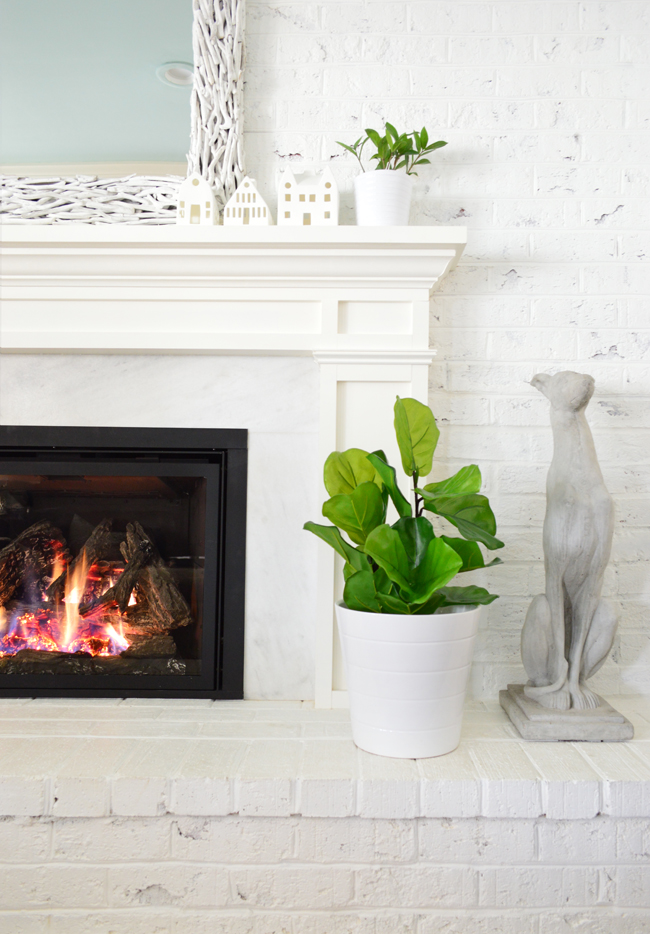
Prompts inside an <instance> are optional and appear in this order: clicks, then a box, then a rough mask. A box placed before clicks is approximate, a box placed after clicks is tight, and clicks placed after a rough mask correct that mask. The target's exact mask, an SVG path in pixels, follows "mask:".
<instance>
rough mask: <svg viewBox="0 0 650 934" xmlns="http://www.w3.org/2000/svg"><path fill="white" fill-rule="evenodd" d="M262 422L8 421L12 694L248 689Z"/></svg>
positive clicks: (2, 473) (7, 643) (4, 558)
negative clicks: (253, 438)
mask: <svg viewBox="0 0 650 934" xmlns="http://www.w3.org/2000/svg"><path fill="white" fill-rule="evenodd" d="M246 468H247V432H246V431H245V430H238V429H229V430H203V429H134V428H124V429H120V428H45V427H1V428H0V696H2V695H4V696H25V695H26V696H38V695H43V696H83V697H87V696H92V695H95V696H109V697H115V696H117V697H126V696H131V697H137V696H141V697H163V696H164V697H174V696H176V697H211V698H240V697H242V696H243V654H244V653H243V645H244V641H243V629H244V558H245V528H246Z"/></svg>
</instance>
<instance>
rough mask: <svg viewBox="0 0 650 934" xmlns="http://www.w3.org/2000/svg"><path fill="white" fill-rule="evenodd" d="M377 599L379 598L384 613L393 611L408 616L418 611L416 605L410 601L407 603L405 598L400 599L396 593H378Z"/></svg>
mask: <svg viewBox="0 0 650 934" xmlns="http://www.w3.org/2000/svg"><path fill="white" fill-rule="evenodd" d="M377 599H378V600H379V602H380V604H381V608H382V612H383V613H393V614H395V615H398V616H406V615H408V614H410V613H413V612H414V611H416V607H415V606H412V605H411V604H409V603H405V602H404V601H403V600H400V598H399V597H396V596H395V595H394V594H384V593H378V594H377Z"/></svg>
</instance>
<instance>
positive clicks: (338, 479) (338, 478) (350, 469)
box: [323, 448, 381, 496]
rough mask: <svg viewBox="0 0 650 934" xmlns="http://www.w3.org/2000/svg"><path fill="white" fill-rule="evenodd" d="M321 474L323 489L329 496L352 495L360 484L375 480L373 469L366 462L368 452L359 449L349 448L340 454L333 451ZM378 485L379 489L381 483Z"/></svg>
mask: <svg viewBox="0 0 650 934" xmlns="http://www.w3.org/2000/svg"><path fill="white" fill-rule="evenodd" d="M323 474H324V480H325V489H326V490H327V492H328V493H329V495H330V496H336V495H337V494H338V493H352V491H353V490H356V488H357V487H358V486H359V484H360V483H365V482H366V481H370V482H374V480H375V469H374V467H373V466H372V464H370V463H369V462H368V452H367V451H362V450H361V449H360V448H350V449H349V450H348V451H343V453H342V454H339V452H338V451H333V452H332V453H331V454H330V456H329V457H328V458H327V460H326V461H325V468H324V471H323ZM378 485H379V487H380V488H381V481H379V482H378Z"/></svg>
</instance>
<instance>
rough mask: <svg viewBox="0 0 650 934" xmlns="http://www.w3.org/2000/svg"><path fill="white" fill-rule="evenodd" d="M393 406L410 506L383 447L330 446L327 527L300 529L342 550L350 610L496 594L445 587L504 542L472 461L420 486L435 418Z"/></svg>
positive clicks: (401, 611)
mask: <svg viewBox="0 0 650 934" xmlns="http://www.w3.org/2000/svg"><path fill="white" fill-rule="evenodd" d="M391 132H392V128H391ZM423 132H424V131H423ZM425 144H426V136H425ZM394 414H395V433H396V436H397V443H398V447H399V450H400V455H401V460H402V467H403V468H404V472H405V473H406V474H407V476H408V477H410V479H411V482H412V485H413V495H414V501H415V509H414V508H413V506H412V505H411V503H410V502H409V500H408V499H407V498H406V496H405V495H404V494H403V493H402V491H401V490H400V489H399V486H398V484H397V477H396V472H395V468H394V467H391V465H390V464H389V463H388V460H387V458H386V455H385V454H384V452H383V451H373V452H372V453H371V454H368V453H367V452H366V451H362V450H361V449H360V448H350V449H349V450H347V451H343V452H338V451H334V452H333V453H332V454H330V456H329V457H328V458H327V460H326V462H325V468H324V482H325V487H326V489H327V492H328V493H329V494H330V498H329V499H328V500H326V502H325V503H324V504H323V515H324V516H325V517H326V518H327V519H329V520H330V522H332V523H333V525H318V524H317V523H314V522H307V523H305V528H306V529H307V530H308V531H310V532H313V533H314V534H315V535H317V536H318V537H319V538H320V539H322V540H323V541H325V542H327V544H328V545H330V546H331V547H332V548H333V549H334V550H335V551H336V552H337V554H339V555H340V556H341V558H343V561H344V562H345V564H344V567H343V574H344V578H345V588H344V591H343V599H344V602H345V604H346V606H348V607H349V608H350V609H353V610H362V611H364V612H368V613H388V614H393V615H406V614H422V613H434V612H435V611H436V610H437V609H440V608H442V607H445V606H462V605H475V604H488V603H492V601H493V600H496V599H497V596H496V594H491V593H489V592H488V591H487V590H485V589H484V588H483V587H476V586H469V587H450V586H447V585H448V584H449V583H450V582H451V581H453V579H454V578H455V577H456V575H457V574H460V573H463V572H467V571H474V570H477V569H479V568H485V567H491V566H492V565H494V564H500V563H501V561H500V559H499V558H494V559H493V560H492V561H491V562H490V563H489V564H486V563H485V559H484V557H483V552H482V551H481V548H480V545H479V544H478V543H481V544H482V545H484V546H485V547H487V548H488V549H490V550H494V549H497V548H501V547H503V543H502V542H500V541H499V539H498V538H496V530H497V529H496V520H495V518H494V514H493V512H492V510H491V508H490V504H489V502H488V499H487V497H486V496H483V495H481V493H480V492H479V490H480V488H481V473H480V471H479V469H478V467H477V466H476V465H475V464H472V465H470V466H468V467H463V468H462V469H461V470H459V471H458V472H457V473H456V474H454V475H453V476H452V477H448V478H447V479H446V480H442V481H440V482H438V483H429V484H427V485H426V486H425V487H424V488H423V489H420V488H419V487H418V482H419V478H420V477H421V476H426V475H427V474H428V473H430V471H431V467H432V463H433V455H434V452H435V449H436V445H437V443H438V438H439V435H440V432H439V430H438V426H437V425H436V421H435V418H434V417H433V414H432V412H431V410H430V409H429V408H428V407H427V406H426V405H422V403H420V402H417V401H416V400H415V399H400V398H399V396H398V397H397V400H396V402H395V408H394ZM389 498H390V500H391V502H392V503H393V505H394V507H395V509H396V510H397V513H398V515H399V519H398V520H397V522H395V523H393V525H389V524H388V523H387V522H386V510H387V505H388V500H389ZM425 509H426V510H428V511H429V512H432V513H435V514H436V515H438V516H441V517H442V518H443V519H446V520H447V521H448V522H449V523H451V524H452V525H454V526H455V527H456V528H457V529H458V531H459V532H460V534H461V535H462V536H463V537H462V538H455V537H451V536H449V535H446V534H441V535H436V534H435V531H434V528H433V525H432V524H431V522H430V520H429V519H428V518H427V517H426V516H424V515H423V511H424V510H425ZM342 532H344V533H345V534H346V535H347V536H348V538H349V539H350V541H351V542H352V543H353V544H351V543H350V541H347V540H346V539H345V538H344V537H343V535H342ZM355 546H356V547H355Z"/></svg>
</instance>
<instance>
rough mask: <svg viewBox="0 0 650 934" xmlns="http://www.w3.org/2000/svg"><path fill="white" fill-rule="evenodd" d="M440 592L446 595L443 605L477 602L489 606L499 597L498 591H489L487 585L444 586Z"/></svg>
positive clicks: (469, 604)
mask: <svg viewBox="0 0 650 934" xmlns="http://www.w3.org/2000/svg"><path fill="white" fill-rule="evenodd" d="M440 593H441V594H442V596H443V597H444V603H442V604H441V606H464V605H467V606H471V605H473V604H476V603H480V604H483V605H485V606H487V604H488V603H494V601H495V600H498V599H499V595H498V594H496V593H489V592H488V591H487V590H486V589H485V587H474V586H472V587H442V588H441V590H440Z"/></svg>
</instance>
